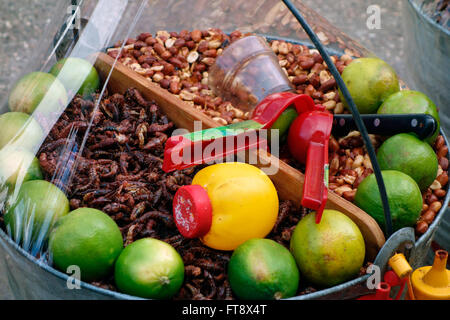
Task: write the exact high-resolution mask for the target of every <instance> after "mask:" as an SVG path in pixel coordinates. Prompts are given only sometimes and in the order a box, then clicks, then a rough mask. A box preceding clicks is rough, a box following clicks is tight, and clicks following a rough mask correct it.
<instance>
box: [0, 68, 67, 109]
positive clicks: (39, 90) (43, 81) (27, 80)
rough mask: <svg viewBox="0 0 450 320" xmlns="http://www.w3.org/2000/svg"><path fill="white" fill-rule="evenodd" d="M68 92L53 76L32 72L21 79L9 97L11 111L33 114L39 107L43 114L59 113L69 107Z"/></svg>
mask: <svg viewBox="0 0 450 320" xmlns="http://www.w3.org/2000/svg"><path fill="white" fill-rule="evenodd" d="M67 100H68V98H67V92H66V89H65V88H64V86H63V84H62V83H61V82H60V81H59V80H58V79H56V78H55V77H54V76H53V75H51V74H48V73H45V72H32V73H29V74H27V75H25V76H24V77H23V78H21V79H20V80H19V81H18V82H17V84H16V85H15V87H14V88H13V89H12V91H11V94H10V96H9V108H10V109H11V111H18V112H25V113H29V114H31V113H33V111H34V110H36V108H37V107H39V111H40V112H42V113H44V114H45V113H48V112H51V111H58V110H60V109H61V108H63V107H65V106H66V105H67V102H68V101H67Z"/></svg>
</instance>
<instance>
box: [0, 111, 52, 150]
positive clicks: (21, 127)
mask: <svg viewBox="0 0 450 320" xmlns="http://www.w3.org/2000/svg"><path fill="white" fill-rule="evenodd" d="M43 136H44V132H43V131H42V129H41V126H40V125H39V123H37V121H36V120H34V118H33V117H31V116H29V115H28V114H26V113H23V112H7V113H4V114H2V115H0V148H3V147H4V146H6V145H9V146H16V147H23V148H26V149H32V148H33V147H37V146H38V144H39V143H40V142H41V139H42V138H43Z"/></svg>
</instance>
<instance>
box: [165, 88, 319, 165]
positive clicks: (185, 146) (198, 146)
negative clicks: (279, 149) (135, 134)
mask: <svg viewBox="0 0 450 320" xmlns="http://www.w3.org/2000/svg"><path fill="white" fill-rule="evenodd" d="M291 105H294V106H295V108H296V110H297V113H299V114H301V113H304V112H308V111H312V110H315V109H316V106H315V105H314V101H313V100H312V99H311V97H310V96H308V95H304V94H300V95H299V94H294V93H291V92H280V93H274V94H271V95H269V96H267V97H266V98H264V99H263V100H262V101H261V103H259V104H258V106H257V107H256V108H255V109H254V110H253V113H252V118H251V120H247V121H243V122H238V123H235V124H231V125H229V126H224V127H218V128H211V129H206V130H202V131H197V132H193V133H189V134H185V135H181V136H173V137H171V138H169V139H168V140H167V142H166V146H165V150H164V162H163V170H164V171H165V172H171V171H174V170H181V169H186V168H189V167H192V166H194V165H199V164H204V163H210V162H211V161H214V160H218V159H223V158H225V157H226V156H228V155H230V154H236V153H237V152H239V151H243V150H248V149H255V148H260V149H264V150H266V151H267V141H266V140H265V139H261V138H260V137H259V136H258V137H257V139H248V138H245V135H247V136H251V134H252V133H253V134H256V132H257V130H259V129H268V128H270V127H271V126H272V125H273V124H274V122H275V121H276V120H277V119H278V117H279V116H280V115H281V114H282V113H283V111H285V110H286V109H287V108H288V107H289V106H291ZM213 143H214V145H212V144H213ZM205 151H211V152H205Z"/></svg>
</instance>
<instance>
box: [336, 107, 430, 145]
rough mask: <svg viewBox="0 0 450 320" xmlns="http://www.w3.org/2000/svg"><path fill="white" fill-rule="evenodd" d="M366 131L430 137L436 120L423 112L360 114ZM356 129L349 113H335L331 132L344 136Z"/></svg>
mask: <svg viewBox="0 0 450 320" xmlns="http://www.w3.org/2000/svg"><path fill="white" fill-rule="evenodd" d="M361 118H362V120H363V122H364V125H365V126H366V128H367V131H368V132H369V133H372V134H378V135H384V136H391V135H394V134H398V133H415V134H416V135H417V137H418V138H419V139H421V140H423V139H426V138H428V137H431V136H432V135H433V134H434V132H435V131H436V129H437V122H436V120H435V119H434V118H433V117H432V116H430V115H428V114H423V113H418V114H362V115H361ZM353 130H358V129H357V127H356V124H355V121H354V120H353V116H352V115H351V114H335V115H334V121H333V134H334V135H335V136H338V137H339V136H345V135H346V134H347V133H349V132H350V131H353Z"/></svg>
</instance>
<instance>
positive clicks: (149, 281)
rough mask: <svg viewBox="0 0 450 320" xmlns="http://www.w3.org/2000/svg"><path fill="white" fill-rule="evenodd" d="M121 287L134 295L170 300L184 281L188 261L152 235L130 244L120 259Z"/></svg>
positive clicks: (118, 280)
mask: <svg viewBox="0 0 450 320" xmlns="http://www.w3.org/2000/svg"><path fill="white" fill-rule="evenodd" d="M114 277H115V280H116V285H117V288H118V289H119V290H120V291H122V292H124V293H126V294H130V295H134V296H138V297H143V298H149V299H169V298H171V297H172V296H174V295H175V294H176V293H177V292H178V290H180V288H181V285H182V284H183V281H184V263H183V260H182V259H181V256H180V255H179V254H178V252H177V251H176V250H175V249H174V248H173V247H172V246H171V245H169V244H167V243H165V242H163V241H161V240H157V239H152V238H145V239H140V240H137V241H135V242H133V243H132V244H130V245H128V246H127V247H126V248H125V249H124V250H123V251H122V253H121V254H120V256H119V258H118V259H117V261H116V267H115V271H114Z"/></svg>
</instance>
